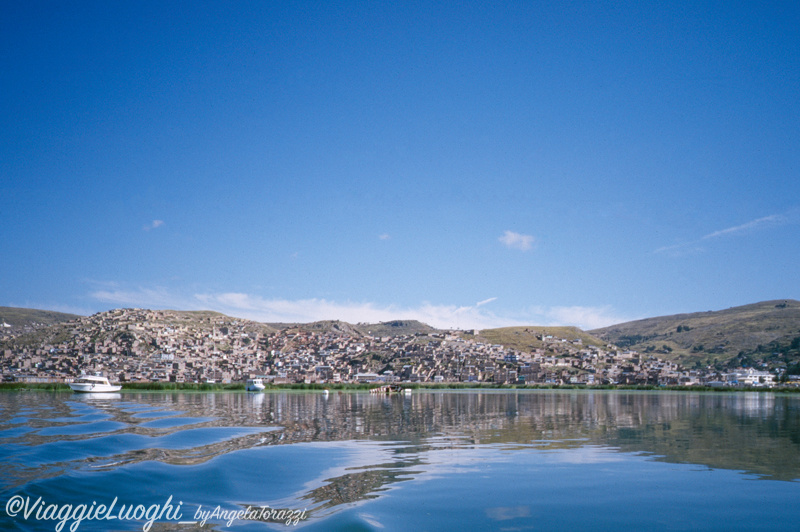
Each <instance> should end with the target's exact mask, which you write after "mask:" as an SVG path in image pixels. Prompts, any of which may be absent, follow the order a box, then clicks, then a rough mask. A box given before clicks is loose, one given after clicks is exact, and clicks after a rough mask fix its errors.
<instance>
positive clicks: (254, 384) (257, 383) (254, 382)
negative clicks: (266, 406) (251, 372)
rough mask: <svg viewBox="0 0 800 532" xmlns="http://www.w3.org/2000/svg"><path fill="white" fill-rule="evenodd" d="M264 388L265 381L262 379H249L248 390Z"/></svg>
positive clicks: (253, 390) (259, 390)
mask: <svg viewBox="0 0 800 532" xmlns="http://www.w3.org/2000/svg"><path fill="white" fill-rule="evenodd" d="M264 388H266V386H264V381H263V380H261V379H247V391H248V392H263V391H264Z"/></svg>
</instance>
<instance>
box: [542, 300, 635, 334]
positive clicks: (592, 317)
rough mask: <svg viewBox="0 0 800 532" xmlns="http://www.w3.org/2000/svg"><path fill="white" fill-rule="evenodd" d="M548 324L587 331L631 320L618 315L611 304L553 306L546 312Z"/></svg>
mask: <svg viewBox="0 0 800 532" xmlns="http://www.w3.org/2000/svg"><path fill="white" fill-rule="evenodd" d="M544 315H545V317H546V320H547V321H548V322H549V323H548V324H552V325H572V326H574V327H579V328H580V329H583V330H585V331H588V330H592V329H599V328H601V327H607V326H609V325H614V324H616V323H624V322H626V321H631V319H630V318H625V317H622V316H620V315H618V314H617V313H616V312H615V311H614V310H613V309H612V308H611V307H610V306H605V307H581V306H572V307H551V308H549V309H547V310H546V311H545V312H544Z"/></svg>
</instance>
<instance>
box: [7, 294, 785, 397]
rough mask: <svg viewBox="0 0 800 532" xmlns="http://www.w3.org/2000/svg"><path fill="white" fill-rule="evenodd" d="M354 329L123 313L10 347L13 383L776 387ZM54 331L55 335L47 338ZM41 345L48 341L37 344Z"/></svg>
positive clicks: (668, 367) (583, 349)
mask: <svg viewBox="0 0 800 532" xmlns="http://www.w3.org/2000/svg"><path fill="white" fill-rule="evenodd" d="M347 325H348V324H344V323H342V322H329V323H327V325H326V326H324V327H322V326H319V327H316V328H314V327H306V326H302V325H289V326H285V327H282V328H277V327H274V326H270V325H266V324H260V323H256V322H252V321H248V320H242V319H236V318H230V317H228V316H224V315H221V314H216V313H194V314H192V313H179V312H172V311H154V310H144V309H117V310H112V311H108V312H102V313H99V314H95V315H93V316H89V317H85V318H78V319H75V320H72V321H70V322H67V323H65V324H61V325H58V326H53V327H50V328H47V329H43V330H40V331H38V333H39V336H37V335H36V333H31V332H30V331H28V334H23V335H19V336H7V337H6V338H4V339H3V341H2V343H0V355H1V356H0V371H1V372H2V378H3V381H5V382H15V381H16V382H71V381H72V380H73V379H75V378H77V377H79V376H81V375H82V374H100V375H104V376H107V377H109V378H110V379H111V380H114V381H119V382H122V383H126V382H176V383H184V382H196V383H204V382H209V383H234V382H243V381H245V380H247V379H251V378H262V379H263V380H265V381H266V382H271V383H275V384H279V383H319V384H325V383H386V384H389V383H453V382H462V383H464V382H465V383H475V384H479V383H493V384H516V385H564V384H572V385H604V384H620V385H652V386H690V385H706V386H755V387H759V386H773V385H774V383H775V380H776V375H774V374H772V373H769V372H766V371H759V370H757V369H754V368H741V369H740V370H735V371H731V372H727V373H720V372H718V371H715V370H714V369H713V368H693V369H686V368H683V367H681V366H680V365H679V364H677V363H674V362H669V361H665V360H661V359H659V358H656V357H654V356H651V355H645V354H641V353H638V352H636V351H632V350H623V349H619V348H617V347H616V346H613V345H605V346H597V345H584V342H583V341H582V340H581V339H580V338H558V337H554V336H552V335H547V334H544V333H542V334H540V335H538V336H537V337H536V338H537V340H538V341H539V344H540V345H541V346H542V347H539V348H535V349H531V350H528V351H521V350H517V349H513V348H509V347H506V346H503V345H499V344H489V343H487V342H486V341H483V340H482V338H481V336H480V334H479V332H478V331H462V330H449V331H435V332H430V331H428V332H407V333H404V334H396V335H390V336H379V335H377V334H376V335H372V334H370V332H367V333H365V334H362V333H359V332H356V331H354V330H353V329H352V328H351V327H348V326H347ZM45 333H47V334H45ZM32 338H36V339H37V340H36V341H33V340H32Z"/></svg>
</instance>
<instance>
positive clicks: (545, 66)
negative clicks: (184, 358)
mask: <svg viewBox="0 0 800 532" xmlns="http://www.w3.org/2000/svg"><path fill="white" fill-rule="evenodd" d="M0 95H2V97H1V98H0V305H2V306H14V307H27V308H39V309H49V310H58V311H62V312H72V313H76V314H81V315H89V314H93V313H95V312H100V311H104V310H109V309H113V308H120V307H139V308H151V309H177V310H200V309H209V310H216V311H220V312H224V313H226V314H228V315H231V316H236V317H241V318H249V319H254V320H257V321H263V322H311V321H317V320H323V319H339V320H343V321H348V322H351V323H359V322H370V323H374V322H379V321H388V320H393V319H418V320H420V321H424V322H426V323H429V324H430V325H433V326H436V327H455V328H462V329H468V328H489V327H502V326H513V325H575V326H579V327H581V328H583V329H593V328H597V327H602V326H607V325H611V324H615V323H621V322H625V321H629V320H633V319H639V318H645V317H653V316H661V315H669V314H675V313H681V312H696V311H706V310H719V309H724V308H728V307H731V306H737V305H743V304H748V303H755V302H758V301H763V300H771V299H800V245H799V244H800V3H798V2H769V1H767V2H731V1H719V2H712V1H696V2H684V1H675V2H669V1H667V2H641V1H635V2H625V1H613V2H604V1H591V2H580V1H577V2H572V1H553V2H548V1H521V2H483V1H480V2H470V1H464V2H431V1H427V0H426V1H422V2H382V1H377V0H376V1H373V2H302V1H301V2H262V1H257V2H246V1H237V2H204V1H192V2H181V1H176V2H163V1H148V0H142V1H137V2H100V1H97V2H86V1H82V0H76V1H74V2H39V1H33V0H32V1H30V2H3V3H2V5H0Z"/></svg>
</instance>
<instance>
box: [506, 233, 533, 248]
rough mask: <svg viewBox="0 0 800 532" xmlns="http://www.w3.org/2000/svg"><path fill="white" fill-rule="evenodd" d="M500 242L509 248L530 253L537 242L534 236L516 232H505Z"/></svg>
mask: <svg viewBox="0 0 800 532" xmlns="http://www.w3.org/2000/svg"><path fill="white" fill-rule="evenodd" d="M498 240H499V241H500V242H502V243H503V245H504V246H506V247H508V248H511V249H519V250H521V251H528V250H530V249H532V248H533V244H534V242H535V239H534V237H533V236H531V235H523V234H522V233H515V232H514V231H505V232H504V233H503V236H501V237H500V238H498Z"/></svg>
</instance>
